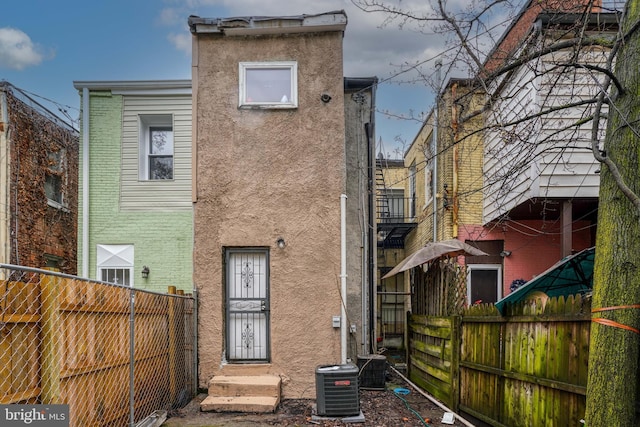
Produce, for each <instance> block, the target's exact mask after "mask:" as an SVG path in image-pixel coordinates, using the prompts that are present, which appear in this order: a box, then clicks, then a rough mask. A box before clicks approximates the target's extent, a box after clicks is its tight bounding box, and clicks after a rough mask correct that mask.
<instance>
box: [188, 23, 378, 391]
mask: <svg viewBox="0 0 640 427" xmlns="http://www.w3.org/2000/svg"><path fill="white" fill-rule="evenodd" d="M346 23H347V18H346V16H345V14H344V12H330V13H325V14H320V15H302V16H291V17H238V18H224V19H207V18H199V17H191V18H190V19H189V25H190V28H191V32H192V33H193V43H194V44H193V52H194V56H193V72H192V80H193V101H194V108H193V111H194V116H193V135H194V136H193V141H194V177H195V178H196V181H195V183H194V200H195V205H194V206H195V207H194V230H195V239H194V282H195V284H196V287H197V289H198V291H199V294H200V316H199V339H200V345H199V360H200V385H201V386H204V387H206V386H208V385H209V384H208V381H209V380H210V379H211V378H212V377H214V376H215V377H219V376H225V375H229V374H232V375H251V374H256V373H258V374H269V375H272V376H277V377H280V378H281V379H282V381H283V383H282V390H283V393H284V396H285V397H291V398H301V397H306V398H312V397H314V394H315V389H314V386H313V384H314V371H315V369H316V367H317V366H318V365H321V364H335V363H341V362H344V361H346V359H347V354H348V357H349V358H351V359H353V358H355V357H356V354H357V353H358V352H361V351H362V350H365V351H366V350H367V344H366V341H367V336H366V334H364V337H363V335H362V322H363V320H364V321H365V322H366V321H368V320H370V318H371V311H370V310H368V307H367V303H366V302H363V298H362V292H363V288H364V289H365V291H366V290H367V289H371V287H368V285H370V283H369V282H368V280H370V278H371V276H372V274H371V271H370V269H369V268H367V267H366V264H364V263H363V262H362V259H363V258H362V257H363V256H367V257H371V256H372V255H373V252H372V251H371V250H370V247H371V244H372V239H371V238H370V235H369V234H366V233H369V231H370V229H371V228H370V227H369V225H367V224H368V221H369V219H368V209H369V208H368V207H367V208H365V209H364V210H363V209H360V208H358V207H359V206H362V203H363V200H361V199H360V198H359V197H355V196H356V195H359V196H360V197H363V196H365V194H366V193H364V192H363V191H362V189H361V188H359V187H358V186H357V185H355V186H349V185H348V184H347V180H348V179H349V177H348V174H347V164H350V165H352V166H354V167H358V165H359V167H361V168H362V170H361V172H362V173H364V174H365V175H364V176H365V177H366V174H367V171H370V170H372V169H371V168H370V167H369V164H368V162H371V161H372V156H371V153H370V152H368V151H369V150H368V149H367V148H364V149H363V150H355V149H353V147H347V148H345V144H346V143H347V141H346V139H348V138H346V137H345V134H346V133H347V134H349V135H350V136H351V137H353V138H354V140H357V141H359V142H358V143H362V144H364V147H368V148H370V145H369V146H367V145H366V144H369V143H370V141H371V138H370V134H369V133H368V132H367V131H366V129H368V128H367V127H366V126H365V124H367V125H368V126H372V125H373V124H372V123H369V122H370V121H371V117H372V115H371V111H372V110H371V108H370V106H371V102H372V96H371V93H372V87H371V84H373V83H375V81H376V80H375V79H373V78H372V79H370V80H371V82H368V83H366V84H364V85H362V83H363V82H362V81H354V80H349V79H347V80H345V79H344V78H343V68H342V63H343V60H342V38H343V32H344V30H345V27H346ZM359 85H361V86H359ZM345 93H348V94H349V95H348V96H349V99H346V96H345ZM358 103H359V105H360V107H357V105H356V104H358ZM345 104H346V105H345ZM352 104H353V105H352ZM345 109H347V110H348V111H351V113H354V117H355V119H354V120H356V121H358V124H356V125H354V129H355V131H353V132H346V126H345V120H346V117H345V116H346V114H347V113H345ZM351 113H349V114H351ZM363 122H366V123H363ZM356 154H357V155H359V156H362V157H361V158H360V162H358V161H352V160H353V159H352V158H351V157H350V158H347V157H349V156H355V155H356ZM353 179H357V176H356V177H355V178H353ZM363 182H365V183H366V178H365V180H364V181H363ZM365 187H366V186H365ZM348 191H353V192H354V197H353V198H350V197H349V198H347V192H348ZM358 192H360V193H361V194H357V193H358ZM369 204H370V201H367V200H366V197H365V199H364V206H368V205H369ZM341 207H342V208H343V209H342V210H341ZM347 211H348V212H349V213H355V214H356V215H361V216H362V217H361V218H362V219H363V221H358V219H357V217H352V218H351V219H350V220H347V219H346V218H345V217H346V212H347ZM341 212H342V213H343V214H344V215H341ZM358 223H360V224H363V225H362V230H360V231H359V232H361V234H358V232H355V234H354V233H353V229H351V230H350V231H349V232H348V233H347V229H348V227H349V226H351V225H352V226H353V227H357V224H358ZM343 232H344V233H345V234H346V235H348V236H350V237H349V238H343V236H342V233H343ZM345 241H348V242H351V243H349V244H350V245H351V247H349V248H348V250H347V247H346V243H345V246H342V247H341V242H345ZM367 242H368V243H367ZM363 245H364V246H365V247H368V248H369V252H368V253H365V250H364V248H363ZM346 253H348V254H350V255H349V256H350V257H353V258H351V259H350V260H349V262H348V263H347V256H346ZM347 264H348V266H349V268H350V270H349V269H348V268H347V267H346V266H345V265H347ZM367 276H368V277H367ZM365 284H366V285H367V286H363V285H365ZM345 306H348V307H346V310H345V312H346V313H344V312H343V309H345ZM210 390H211V389H210Z"/></svg>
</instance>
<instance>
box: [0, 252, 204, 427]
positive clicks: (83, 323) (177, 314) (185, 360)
mask: <svg viewBox="0 0 640 427" xmlns="http://www.w3.org/2000/svg"><path fill="white" fill-rule="evenodd" d="M0 277H2V280H0V367H1V368H0V369H2V375H0V403H2V404H65V405H68V406H69V418H70V419H69V423H70V425H71V426H93V425H100V426H103V425H109V426H127V425H129V426H133V425H135V424H136V423H137V422H139V421H141V420H144V419H145V418H146V417H147V416H149V415H151V414H152V413H153V412H154V411H157V410H170V409H174V408H178V407H181V406H184V405H185V404H187V403H188V402H189V401H190V400H191V398H192V397H193V396H195V393H196V392H197V380H196V373H197V369H196V366H197V365H196V362H197V360H196V348H197V347H196V306H197V301H196V298H195V297H194V296H187V295H183V294H182V292H181V291H176V290H175V288H173V287H170V288H169V294H161V293H155V292H149V291H144V290H139V289H133V288H129V287H123V286H117V285H112V284H108V283H104V282H97V281H91V280H84V279H80V278H77V277H74V276H69V275H64V274H59V273H54V272H50V271H46V270H39V269H31V268H24V267H18V266H11V265H4V264H0Z"/></svg>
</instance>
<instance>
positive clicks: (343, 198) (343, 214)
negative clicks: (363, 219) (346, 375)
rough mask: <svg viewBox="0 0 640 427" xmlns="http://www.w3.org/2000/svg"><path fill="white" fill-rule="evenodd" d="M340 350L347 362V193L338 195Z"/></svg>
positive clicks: (343, 362) (343, 361)
mask: <svg viewBox="0 0 640 427" xmlns="http://www.w3.org/2000/svg"><path fill="white" fill-rule="evenodd" d="M340 294H341V295H340V299H341V301H340V306H341V310H340V313H341V316H340V317H341V318H340V350H341V360H342V364H343V365H344V364H345V363H347V328H348V327H349V325H347V195H346V194H341V195H340Z"/></svg>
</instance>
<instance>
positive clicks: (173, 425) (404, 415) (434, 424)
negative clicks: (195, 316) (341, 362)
mask: <svg viewBox="0 0 640 427" xmlns="http://www.w3.org/2000/svg"><path fill="white" fill-rule="evenodd" d="M396 388H404V389H407V390H409V394H407V395H398V394H396V393H394V391H393V390H395V389H396ZM205 397H206V395H204V394H202V395H199V396H198V397H196V399H194V400H193V401H191V403H189V404H188V405H187V406H186V407H184V408H182V409H180V410H177V411H174V412H172V413H169V418H168V419H167V421H166V422H165V423H164V424H162V426H164V427H178V426H191V427H214V426H215V427H218V426H220V427H222V426H235V427H264V426H290V427H293V426H300V427H302V426H323V427H329V426H352V427H357V426H372V427H398V426H416V427H418V426H425V425H426V426H431V427H449V426H457V427H462V426H464V424H463V423H461V422H460V421H459V420H455V423H454V424H443V423H442V422H441V421H442V418H443V415H444V413H445V411H444V410H442V409H441V408H439V407H438V406H437V405H435V404H434V403H432V402H431V401H430V400H429V399H427V398H426V397H424V396H423V395H421V394H420V393H418V392H417V391H416V390H415V389H413V388H412V387H411V386H410V385H409V384H407V383H406V382H405V381H404V380H403V379H402V378H401V377H400V376H398V375H396V374H395V373H394V372H393V371H390V373H389V375H388V377H387V382H386V389H385V390H360V410H361V411H362V414H363V415H364V422H358V423H348V422H344V421H343V420H340V419H325V418H320V419H319V418H318V417H314V416H313V415H315V413H314V412H313V411H314V404H315V400H311V399H286V400H283V401H282V402H280V405H279V406H278V409H277V410H276V412H275V413H273V414H240V413H217V412H201V411H200V402H201V401H202V400H203V399H204V398H205Z"/></svg>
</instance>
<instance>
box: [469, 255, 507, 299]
mask: <svg viewBox="0 0 640 427" xmlns="http://www.w3.org/2000/svg"><path fill="white" fill-rule="evenodd" d="M473 270H491V271H496V272H497V277H496V289H497V292H496V301H500V300H501V299H502V293H503V292H502V280H503V279H502V265H501V264H467V304H469V305H471V304H473V301H471V276H472V274H471V272H472V271H473ZM484 302H485V301H483V303H484Z"/></svg>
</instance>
